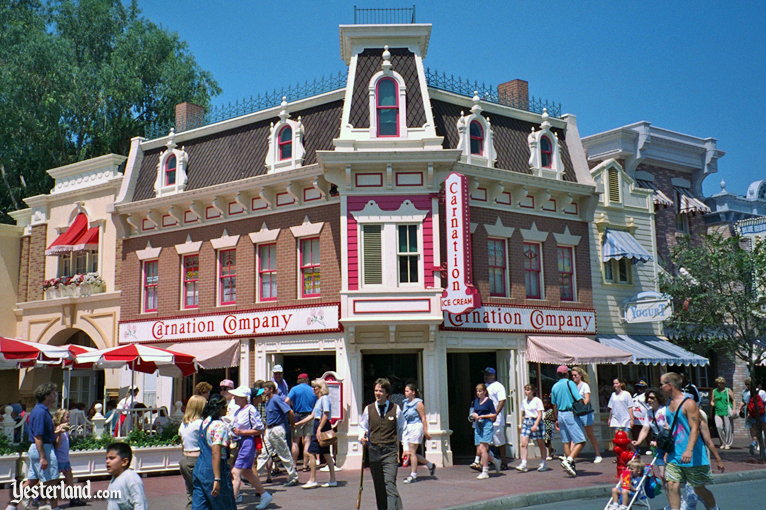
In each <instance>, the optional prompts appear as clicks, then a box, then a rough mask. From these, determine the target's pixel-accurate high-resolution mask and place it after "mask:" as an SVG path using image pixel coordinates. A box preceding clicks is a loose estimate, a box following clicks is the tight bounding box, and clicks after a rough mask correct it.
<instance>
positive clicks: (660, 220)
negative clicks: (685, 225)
mask: <svg viewBox="0 0 766 510" xmlns="http://www.w3.org/2000/svg"><path fill="white" fill-rule="evenodd" d="M636 170H638V171H641V170H643V171H646V172H649V173H651V174H652V175H654V184H655V185H656V186H657V188H658V189H659V190H661V191H662V192H663V193H665V195H667V196H668V198H670V199H671V200H673V202H674V203H673V205H672V206H670V207H657V208H656V209H655V217H654V218H655V224H656V227H655V228H656V231H657V254H658V255H659V261H660V264H661V265H662V266H663V267H666V268H667V267H670V253H671V251H672V248H673V247H674V246H676V245H677V244H678V236H680V235H682V234H681V233H680V232H678V230H677V228H676V210H677V206H678V204H676V203H675V202H676V193H675V190H674V189H673V184H672V180H673V178H675V177H682V178H686V179H688V177H689V176H688V174H686V173H683V172H677V171H675V170H668V169H666V168H660V167H655V166H650V165H639V166H638V168H637V169H636ZM687 216H688V218H689V234H690V236H691V237H692V239H695V238H699V237H700V236H701V235H704V234H705V233H706V231H707V227H706V226H705V220H704V219H703V217H702V215H701V214H688V215H687Z"/></svg>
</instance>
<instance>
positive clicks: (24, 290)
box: [18, 235, 32, 301]
mask: <svg viewBox="0 0 766 510" xmlns="http://www.w3.org/2000/svg"><path fill="white" fill-rule="evenodd" d="M31 241H32V236H30V235H26V236H24V237H22V238H21V253H20V254H19V297H18V299H19V301H26V300H27V294H28V292H29V290H28V289H29V245H30V243H31Z"/></svg>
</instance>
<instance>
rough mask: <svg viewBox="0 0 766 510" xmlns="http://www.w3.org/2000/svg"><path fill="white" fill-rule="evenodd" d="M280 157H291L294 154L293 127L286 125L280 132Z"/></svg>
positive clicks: (278, 141) (281, 158)
mask: <svg viewBox="0 0 766 510" xmlns="http://www.w3.org/2000/svg"><path fill="white" fill-rule="evenodd" d="M277 143H278V144H279V159H280V160H283V159H290V158H291V157H292V155H293V129H292V128H291V127H290V126H285V127H283V128H282V130H281V131H280V132H279V139H278V140H277Z"/></svg>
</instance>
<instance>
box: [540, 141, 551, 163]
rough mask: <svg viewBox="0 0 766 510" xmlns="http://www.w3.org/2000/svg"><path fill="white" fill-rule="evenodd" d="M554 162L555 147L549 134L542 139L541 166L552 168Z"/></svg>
mask: <svg viewBox="0 0 766 510" xmlns="http://www.w3.org/2000/svg"><path fill="white" fill-rule="evenodd" d="M552 163H553V149H552V145H551V141H550V139H549V138H548V137H547V136H544V137H542V138H541V139H540V166H542V167H543V168H550V167H551V164H552Z"/></svg>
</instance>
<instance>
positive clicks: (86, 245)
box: [72, 227, 98, 251]
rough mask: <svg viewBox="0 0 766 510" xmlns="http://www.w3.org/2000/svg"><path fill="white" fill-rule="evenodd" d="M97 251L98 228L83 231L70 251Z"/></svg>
mask: <svg viewBox="0 0 766 510" xmlns="http://www.w3.org/2000/svg"><path fill="white" fill-rule="evenodd" d="M83 250H88V251H97V250H98V227H91V228H89V229H88V230H86V231H85V233H84V234H83V235H81V236H80V238H79V239H77V240H76V241H75V242H74V243H72V251H83Z"/></svg>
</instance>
